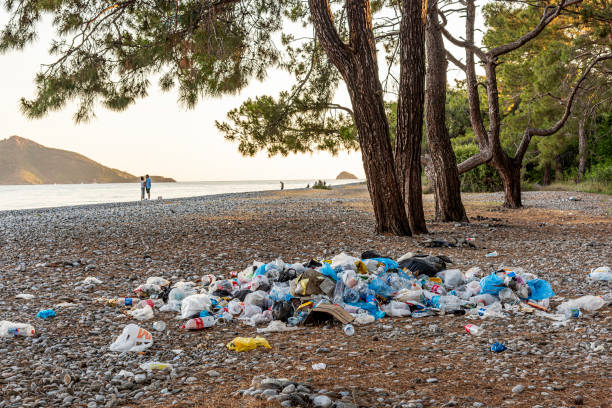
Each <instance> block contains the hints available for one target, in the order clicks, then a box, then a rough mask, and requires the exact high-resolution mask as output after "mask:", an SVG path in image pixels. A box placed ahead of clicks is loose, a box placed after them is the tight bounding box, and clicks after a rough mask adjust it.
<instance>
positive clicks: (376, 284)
mask: <svg viewBox="0 0 612 408" xmlns="http://www.w3.org/2000/svg"><path fill="white" fill-rule="evenodd" d="M368 289H370V290H372V291H374V293H376V294H377V295H380V296H384V297H390V296H392V295H393V294H395V293H396V291H395V290H394V289H393V288H392V287H391V286H389V285H387V284H386V283H385V281H383V280H382V279H380V278H374V279H373V280H372V282H370V284H369V285H368Z"/></svg>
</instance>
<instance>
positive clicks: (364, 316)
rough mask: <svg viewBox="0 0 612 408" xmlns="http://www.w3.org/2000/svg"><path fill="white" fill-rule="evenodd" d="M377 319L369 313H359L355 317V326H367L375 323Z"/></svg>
mask: <svg viewBox="0 0 612 408" xmlns="http://www.w3.org/2000/svg"><path fill="white" fill-rule="evenodd" d="M375 320H376V319H375V318H374V316H372V315H371V314H369V313H359V314H358V315H357V316H355V320H354V321H353V324H355V325H357V326H365V325H366V324H370V323H374V321H375Z"/></svg>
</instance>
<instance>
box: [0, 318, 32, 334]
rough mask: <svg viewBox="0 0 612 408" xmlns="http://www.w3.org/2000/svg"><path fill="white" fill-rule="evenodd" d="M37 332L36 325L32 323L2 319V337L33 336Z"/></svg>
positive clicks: (0, 326) (0, 329) (0, 325)
mask: <svg viewBox="0 0 612 408" xmlns="http://www.w3.org/2000/svg"><path fill="white" fill-rule="evenodd" d="M35 334H36V330H34V326H32V325H31V324H27V323H14V322H9V321H6V320H2V321H0V337H15V336H24V337H32V336H34V335H35Z"/></svg>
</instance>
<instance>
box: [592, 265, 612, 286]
mask: <svg viewBox="0 0 612 408" xmlns="http://www.w3.org/2000/svg"><path fill="white" fill-rule="evenodd" d="M589 278H590V279H592V280H595V281H607V282H610V281H612V269H610V268H609V267H607V266H600V267H599V268H595V269H591V273H589Z"/></svg>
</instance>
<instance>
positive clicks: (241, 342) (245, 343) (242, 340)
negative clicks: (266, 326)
mask: <svg viewBox="0 0 612 408" xmlns="http://www.w3.org/2000/svg"><path fill="white" fill-rule="evenodd" d="M257 347H265V348H272V347H271V346H270V343H268V340H266V339H264V338H263V337H259V336H257V337H236V338H235V339H234V340H232V341H230V342H229V343H227V348H228V349H230V350H236V351H237V352H239V353H240V352H243V351H251V350H254V349H256V348H257Z"/></svg>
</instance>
